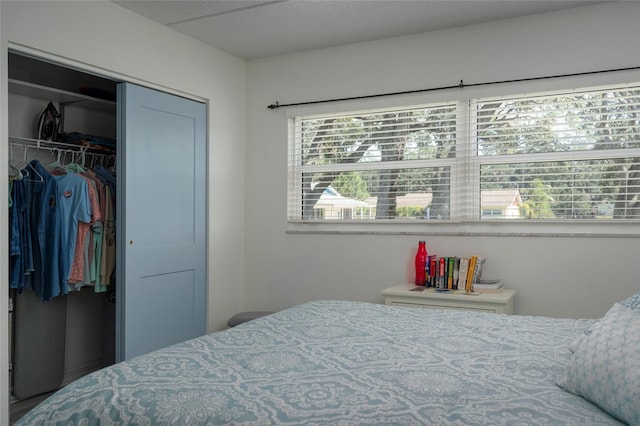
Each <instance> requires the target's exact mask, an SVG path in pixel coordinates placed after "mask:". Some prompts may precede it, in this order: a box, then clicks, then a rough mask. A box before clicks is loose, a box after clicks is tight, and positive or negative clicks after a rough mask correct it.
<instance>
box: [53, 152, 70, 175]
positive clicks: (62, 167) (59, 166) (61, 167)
mask: <svg viewBox="0 0 640 426" xmlns="http://www.w3.org/2000/svg"><path fill="white" fill-rule="evenodd" d="M55 151H57V153H58V157H57V159H56V161H54V162H53V163H51V164H49V165H47V168H48V169H52V170H60V171H63V172H65V173H70V172H71V170H69V168H68V167H67V166H65V165H63V164H62V163H61V161H60V160H61V157H62V150H61V149H58V148H53V149H52V150H51V153H52V154H53V153H54V152H55Z"/></svg>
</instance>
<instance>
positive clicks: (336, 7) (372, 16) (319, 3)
mask: <svg viewBox="0 0 640 426" xmlns="http://www.w3.org/2000/svg"><path fill="white" fill-rule="evenodd" d="M112 1H114V2H115V3H117V4H119V5H120V6H122V7H125V8H127V9H130V10H132V11H134V12H136V13H138V14H140V15H143V16H145V17H147V18H149V19H151V20H153V21H156V22H159V23H161V24H164V25H166V26H168V27H169V28H172V29H174V30H176V31H179V32H181V33H184V34H186V35H188V36H190V37H193V38H195V39H198V40H201V41H203V42H205V43H207V44H209V45H211V46H214V47H217V48H219V49H221V50H224V51H226V52H228V53H231V54H233V55H235V56H238V57H241V58H244V59H248V60H250V59H257V58H265V57H269V56H276V55H282V54H287V53H294V52H301V51H306V50H313V49H319V48H324V47H333V46H339V45H344V44H350V43H356V42H364V41H371V40H378V39H383V38H387V37H395V36H403V35H408V34H415V33H421V32H427V31H434V30H441V29H445V28H452V27H459V26H464V25H471V24H477V23H482V22H490V21H495V20H499V19H507V18H514V17H519V16H526V15H531V14H538V13H546V12H553V11H557V10H562V9H569V8H575V7H582V6H586V5H590V4H595V3H603V2H604V1H612V0H585V1H581V0H550V1H545V0H501V1H496V0H466V1H463V0H437V1H436V0H205V1H190V0H180V1H166V0H159V1H155V0H137V1H120V0H112Z"/></svg>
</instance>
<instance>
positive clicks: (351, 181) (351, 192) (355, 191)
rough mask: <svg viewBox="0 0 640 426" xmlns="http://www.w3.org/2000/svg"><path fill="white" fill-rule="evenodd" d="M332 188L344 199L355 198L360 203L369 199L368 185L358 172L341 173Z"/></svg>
mask: <svg viewBox="0 0 640 426" xmlns="http://www.w3.org/2000/svg"><path fill="white" fill-rule="evenodd" d="M331 186H333V188H334V189H335V190H336V191H338V193H340V195H342V196H343V197H349V198H355V199H356V200H360V201H362V200H366V199H367V198H368V197H369V192H367V183H366V182H365V181H364V180H363V179H362V177H360V174H358V173H356V172H347V173H340V175H339V176H338V177H337V178H336V179H334V181H333V183H332V184H331Z"/></svg>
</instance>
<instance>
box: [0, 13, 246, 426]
mask: <svg viewBox="0 0 640 426" xmlns="http://www.w3.org/2000/svg"><path fill="white" fill-rule="evenodd" d="M0 11H1V18H2V21H1V24H2V25H1V31H2V51H1V52H0V54H1V55H2V61H1V63H2V68H1V71H2V75H1V76H0V77H2V78H1V81H2V90H1V95H2V96H1V99H2V103H1V105H0V112H2V122H1V123H2V127H1V129H0V151H2V152H7V120H6V107H7V104H6V99H7V84H6V81H7V80H6V58H7V48H13V49H17V50H20V51H24V52H27V53H31V54H36V55H38V56H41V57H45V58H48V59H51V60H55V61H57V62H62V63H63V64H66V65H73V66H81V67H82V68H83V69H85V70H89V71H93V72H96V73H98V74H103V75H106V76H110V77H117V78H120V79H123V80H128V81H131V82H134V83H138V84H143V85H147V86H151V87H154V88H158V89H165V90H169V91H171V92H174V93H179V94H186V95H189V96H197V97H200V98H202V99H204V100H206V101H207V102H208V104H209V165H210V167H209V193H210V200H209V215H208V220H209V244H208V249H209V270H208V272H209V286H208V290H209V295H208V330H217V329H220V328H223V327H224V325H225V323H226V321H227V319H228V318H229V317H230V316H231V315H232V314H234V313H236V312H237V311H239V310H242V309H243V307H244V306H243V297H244V295H243V284H244V273H243V266H244V252H243V250H244V222H243V210H244V197H243V194H242V191H238V190H237V188H242V187H243V184H244V161H245V158H244V138H245V135H244V106H245V105H244V104H245V61H243V60H240V59H238V58H235V57H233V56H231V55H228V54H226V53H224V52H222V51H219V50H217V49H212V48H209V47H207V46H206V45H204V44H202V43H200V42H197V41H195V40H193V39H190V38H188V37H186V36H183V35H181V34H179V33H176V32H174V31H172V30H170V29H168V28H166V27H164V26H161V25H159V24H156V23H153V22H151V21H149V20H147V19H144V18H142V17H140V16H139V15H136V14H134V13H132V12H130V11H128V10H126V9H123V8H121V7H120V6H117V5H115V4H114V3H111V2H106V1H100V2H78V1H71V2H51V1H44V2H31V1H29V2H25V1H17V2H8V1H2V2H1V3H0ZM0 163H1V162H0ZM0 167H3V168H2V169H0V170H5V169H4V168H5V167H6V164H4V163H2V166H0ZM3 175H4V176H6V170H5V172H3ZM231 183H233V184H231ZM5 186H6V185H5ZM5 186H3V187H2V189H1V190H0V194H2V196H3V198H4V199H6V188H5ZM221 200H222V201H221ZM0 215H2V216H0V219H1V223H3V224H4V225H5V226H0V241H8V237H7V233H6V229H7V226H6V224H7V219H6V212H5V210H2V212H1V213H0ZM5 246H6V244H3V245H2V249H0V254H2V256H1V257H2V259H1V260H0V266H1V267H2V274H3V275H4V276H7V269H6V268H7V263H6V257H7V252H6V247H5ZM0 311H2V312H7V292H6V291H3V292H0ZM0 317H1V318H2V319H1V320H0V326H1V327H2V330H1V331H0V339H1V341H0V347H2V348H7V335H6V331H5V330H6V316H4V315H3V316H0ZM6 355H7V354H6V349H5V350H4V351H3V352H2V355H0V364H1V365H0V397H1V399H0V424H8V414H7V410H6V408H7V407H8V404H7V401H8V396H7V395H8V393H7V391H8V388H9V386H8V376H7V373H6V372H7V370H8V367H7V366H8V362H7V357H6Z"/></svg>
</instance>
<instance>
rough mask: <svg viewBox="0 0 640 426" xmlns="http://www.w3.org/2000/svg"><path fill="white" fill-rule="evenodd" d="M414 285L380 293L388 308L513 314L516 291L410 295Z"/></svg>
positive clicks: (426, 290) (426, 291)
mask: <svg viewBox="0 0 640 426" xmlns="http://www.w3.org/2000/svg"><path fill="white" fill-rule="evenodd" d="M413 288H415V286H414V285H413V284H407V283H404V284H397V285H394V286H392V287H389V288H386V289H384V290H382V291H381V292H380V294H382V295H383V296H384V303H385V304H386V305H394V306H408V307H412V308H427V309H466V310H471V311H483V312H493V313H496V314H513V298H514V296H515V294H516V291H515V290H513V289H508V288H505V289H502V291H498V292H484V293H483V292H477V293H472V294H467V293H465V291H464V290H452V291H451V292H440V291H436V290H434V289H433V288H427V289H425V290H423V291H411V290H412V289H413Z"/></svg>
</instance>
